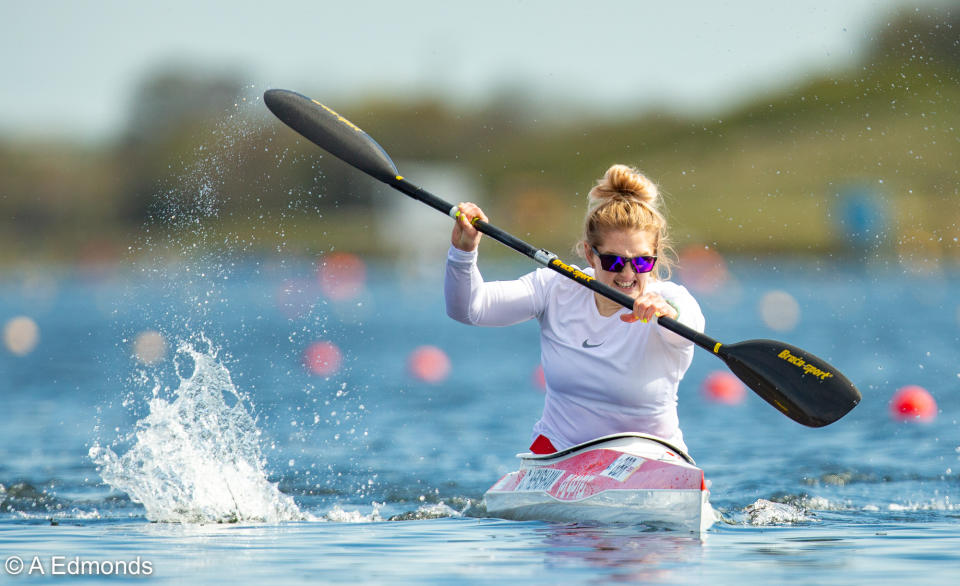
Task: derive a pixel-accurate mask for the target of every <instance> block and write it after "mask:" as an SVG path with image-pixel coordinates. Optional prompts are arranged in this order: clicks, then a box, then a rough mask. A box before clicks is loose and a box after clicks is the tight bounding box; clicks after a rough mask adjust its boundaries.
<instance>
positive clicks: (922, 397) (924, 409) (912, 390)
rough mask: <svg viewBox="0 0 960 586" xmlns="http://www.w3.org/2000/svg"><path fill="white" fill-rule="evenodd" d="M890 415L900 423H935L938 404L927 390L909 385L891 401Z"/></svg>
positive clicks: (899, 391) (898, 391)
mask: <svg viewBox="0 0 960 586" xmlns="http://www.w3.org/2000/svg"><path fill="white" fill-rule="evenodd" d="M890 414H891V415H892V416H893V418H894V419H897V420H899V421H933V418H934V417H936V416H937V402H936V401H934V400H933V396H931V395H930V393H929V392H928V391H927V389H925V388H923V387H920V386H917V385H907V386H905V387H901V388H900V389H898V390H897V392H896V393H894V395H893V398H892V399H890Z"/></svg>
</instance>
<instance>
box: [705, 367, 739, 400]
mask: <svg viewBox="0 0 960 586" xmlns="http://www.w3.org/2000/svg"><path fill="white" fill-rule="evenodd" d="M701 390H702V391H703V395H704V396H705V397H706V398H708V399H710V400H711V401H716V402H717V403H724V404H726V405H736V404H738V403H740V402H742V401H743V399H744V397H746V395H747V388H746V387H745V386H744V384H743V383H742V382H740V379H738V378H737V377H736V376H734V375H733V374H731V373H729V372H727V371H725V370H716V371H714V372H711V373H710V374H709V375H708V376H707V378H705V379H704V380H703V385H702V386H701Z"/></svg>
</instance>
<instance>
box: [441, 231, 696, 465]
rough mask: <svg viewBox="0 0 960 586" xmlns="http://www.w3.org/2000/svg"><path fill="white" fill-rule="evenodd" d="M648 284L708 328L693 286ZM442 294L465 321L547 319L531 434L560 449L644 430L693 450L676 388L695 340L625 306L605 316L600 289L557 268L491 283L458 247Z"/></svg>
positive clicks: (472, 256)
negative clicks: (628, 317)
mask: <svg viewBox="0 0 960 586" xmlns="http://www.w3.org/2000/svg"><path fill="white" fill-rule="evenodd" d="M584 272H585V273H587V274H590V275H592V273H593V269H591V268H588V269H586V270H585V271H584ZM647 290H650V291H654V292H656V293H659V294H660V295H661V296H663V298H664V299H666V300H667V301H669V302H670V303H672V304H673V305H674V306H675V307H676V308H677V309H678V310H679V314H680V315H679V318H678V321H680V322H681V323H683V324H685V325H687V326H689V327H691V328H694V329H696V330H698V331H701V332H702V331H703V328H704V318H703V313H702V312H701V311H700V306H699V305H698V304H697V301H696V300H695V299H694V298H693V296H692V295H690V293H689V292H688V291H687V290H686V288H684V287H682V286H680V285H677V284H675V283H671V282H669V281H657V280H653V279H651V280H649V281H648V282H647ZM444 297H445V299H446V308H447V315H449V316H450V317H452V318H453V319H455V320H457V321H460V322H463V323H466V324H471V325H480V326H507V325H511V324H515V323H519V322H522V321H526V320H528V319H534V318H536V319H537V320H538V321H539V322H540V353H541V354H540V359H541V362H542V365H543V374H544V379H545V380H546V398H545V401H544V406H543V416H542V417H541V418H540V421H538V422H537V423H536V425H534V427H533V434H532V435H531V439H532V438H535V437H536V436H537V435H539V434H542V435H544V436H546V437H547V438H548V439H549V440H550V442H551V443H552V444H553V446H554V447H555V448H557V449H558V450H563V449H565V448H568V447H570V446H573V445H576V444H578V443H581V442H585V441H589V440H591V439H594V438H597V437H601V436H604V435H608V434H611V433H620V432H641V433H649V434H652V435H656V436H658V437H661V438H663V439H665V440H667V441H669V442H671V443H673V444H674V445H676V446H677V447H679V448H681V449H684V450H686V445H685V444H684V442H683V433H682V432H681V431H680V425H679V420H678V418H677V388H678V386H679V384H680V379H682V378H683V375H684V373H685V372H686V371H687V368H688V367H689V366H690V362H691V361H692V360H693V350H694V348H693V343H692V342H690V341H688V340H686V339H684V338H681V337H680V336H678V335H676V334H674V333H673V332H671V331H669V330H667V329H665V328H662V327H660V326H658V325H657V324H656V323H654V321H651V322H650V323H647V324H644V323H641V322H635V323H626V322H624V321H622V320H621V319H620V317H619V316H620V314H621V313H625V312H626V311H627V310H626V309H624V311H623V312H619V313H617V314H614V315H612V316H609V317H605V316H602V315H600V312H599V311H598V310H597V305H596V302H595V300H594V293H593V291H591V290H590V289H587V288H586V287H584V286H582V285H580V284H578V283H576V282H575V281H573V280H571V279H567V278H565V277H564V276H562V275H560V274H559V273H557V272H555V271H552V270H550V269H537V270H535V271H533V272H531V273H528V274H526V275H524V276H522V277H520V278H519V279H517V280H515V281H492V282H489V283H487V282H484V280H483V277H482V276H481V274H480V270H479V269H478V268H477V253H476V251H474V252H464V251H461V250H458V249H457V248H454V247H450V251H449V252H448V254H447V266H446V278H445V281H444Z"/></svg>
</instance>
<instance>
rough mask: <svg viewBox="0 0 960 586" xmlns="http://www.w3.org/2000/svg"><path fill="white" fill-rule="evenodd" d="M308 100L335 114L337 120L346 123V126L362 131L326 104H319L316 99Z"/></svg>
mask: <svg viewBox="0 0 960 586" xmlns="http://www.w3.org/2000/svg"><path fill="white" fill-rule="evenodd" d="M310 101H311V102H313V103H314V104H316V105H318V106H320V107H321V108H323V109H324V110H326V111H327V112H330V113H331V114H333V115H334V116H336V117H337V121H338V122H342V123H344V124H346V125H347V126H349V127H350V128H352V129H354V130H356V131H357V132H363V131H362V130H360V127H359V126H357V125H356V124H354V123H353V122H350V121H349V120H347V119H346V118H344V117H343V116H341V115H340V114H337V113H336V112H334V111H333V109H332V108H329V107H327V106H324V105H323V104H321V103H320V102H318V101H316V100H310Z"/></svg>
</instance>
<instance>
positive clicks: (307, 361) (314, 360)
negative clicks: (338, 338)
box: [303, 342, 343, 376]
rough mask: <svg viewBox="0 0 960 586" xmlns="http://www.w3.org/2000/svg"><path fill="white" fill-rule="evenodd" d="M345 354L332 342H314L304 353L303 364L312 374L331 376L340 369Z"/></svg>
mask: <svg viewBox="0 0 960 586" xmlns="http://www.w3.org/2000/svg"><path fill="white" fill-rule="evenodd" d="M342 358H343V356H342V354H341V353H340V348H337V345H336V344H334V343H332V342H314V343H313V344H310V346H309V347H307V349H306V350H305V351H304V353H303V366H304V368H306V369H307V371H308V372H309V373H310V374H315V375H317V376H330V375H331V374H333V373H335V372H337V371H338V370H340V362H341V360H342Z"/></svg>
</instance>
